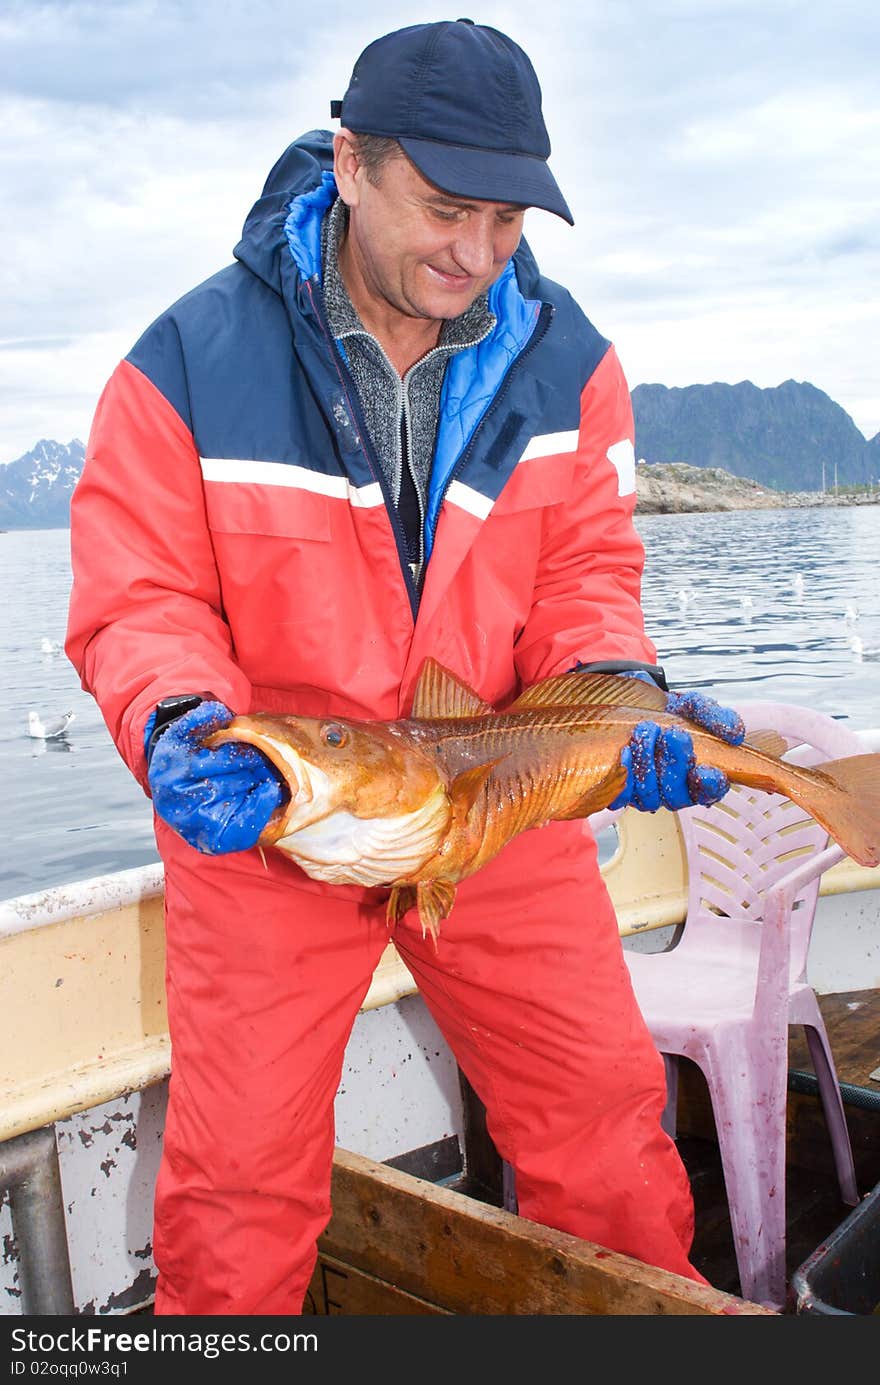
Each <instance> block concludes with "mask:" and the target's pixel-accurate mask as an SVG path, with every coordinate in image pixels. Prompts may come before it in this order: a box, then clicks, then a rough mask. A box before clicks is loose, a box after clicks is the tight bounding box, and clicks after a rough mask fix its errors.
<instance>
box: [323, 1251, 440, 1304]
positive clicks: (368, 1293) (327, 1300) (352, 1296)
mask: <svg viewBox="0 0 880 1385" xmlns="http://www.w3.org/2000/svg"><path fill="white" fill-rule="evenodd" d="M302 1311H303V1313H307V1314H312V1315H315V1316H319V1317H340V1316H345V1317H353V1316H360V1317H363V1316H376V1315H380V1316H382V1317H385V1316H388V1315H393V1316H395V1317H409V1316H413V1315H419V1316H423V1315H426V1314H442V1315H444V1316H447V1317H448V1316H449V1314H448V1313H447V1311H446V1309H445V1308H439V1307H438V1306H437V1304H436V1303H426V1302H425V1300H424V1299H421V1298H416V1297H415V1295H414V1294H407V1293H404V1292H403V1290H402V1289H398V1288H397V1287H396V1286H395V1285H394V1284H387V1283H386V1282H385V1281H384V1280H382V1279H377V1278H376V1277H375V1275H372V1274H365V1273H364V1271H363V1270H358V1269H355V1268H354V1267H353V1266H352V1265H347V1264H345V1262H344V1261H342V1260H335V1259H334V1258H333V1257H332V1256H331V1255H319V1256H318V1263H317V1264H316V1266H315V1273H314V1274H313V1275H312V1281H311V1283H310V1285H309V1287H308V1290H307V1292H306V1297H305V1301H304V1303H303V1309H302Z"/></svg>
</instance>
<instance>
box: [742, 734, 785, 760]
mask: <svg viewBox="0 0 880 1385" xmlns="http://www.w3.org/2000/svg"><path fill="white" fill-rule="evenodd" d="M743 745H747V746H748V747H749V748H750V749H751V750H760V751H761V753H762V754H763V755H774V756H775V757H776V759H777V760H780V759H781V758H782V756H783V755H784V754H785V752H786V751H787V750H788V741H787V740H786V739H785V737H784V736H780V734H779V732H778V731H750V732H749V734H748V735H747V736H746V738H745V740H744V741H743Z"/></svg>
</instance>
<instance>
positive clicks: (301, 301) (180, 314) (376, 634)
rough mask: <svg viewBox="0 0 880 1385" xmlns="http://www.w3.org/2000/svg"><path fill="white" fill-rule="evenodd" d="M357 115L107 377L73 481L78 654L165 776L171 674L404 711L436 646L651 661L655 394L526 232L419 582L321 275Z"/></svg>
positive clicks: (503, 676) (549, 658) (429, 527)
mask: <svg viewBox="0 0 880 1385" xmlns="http://www.w3.org/2000/svg"><path fill="white" fill-rule="evenodd" d="M331 139H332V137H331V136H330V135H329V133H327V132H312V134H311V135H309V136H306V137H304V138H303V139H302V140H300V141H297V142H296V143H295V144H294V145H291V147H290V148H289V149H288V150H287V151H286V152H285V154H284V155H283V156H282V158H281V159H280V160H279V162H278V164H277V165H276V166H275V168H274V169H273V171H272V173H271V174H270V176H269V180H268V181H267V184H266V188H265V190H264V195H263V197H262V198H261V199H260V201H259V202H258V203H257V204H256V206H255V207H254V209H253V211H252V212H251V214H250V216H249V218H248V220H247V222H246V225H245V229H244V233H243V237H242V240H241V242H240V243H239V245H238V246H237V247H236V249H235V263H234V264H233V265H231V266H229V267H228V268H227V269H225V270H222V271H221V272H220V273H219V274H217V275H215V276H214V277H212V278H210V279H208V280H207V281H206V282H205V283H203V284H201V285H200V286H199V287H198V288H196V289H195V290H193V292H191V293H190V294H188V295H187V296H186V297H184V298H183V299H181V300H180V301H179V302H178V303H176V304H175V305H174V306H173V307H171V308H170V309H169V310H168V311H167V312H166V313H164V314H163V315H162V316H161V317H160V318H159V319H158V320H157V321H156V322H155V323H154V324H153V325H152V326H151V327H150V328H149V329H148V330H147V332H146V333H145V334H144V336H143V337H142V338H141V339H140V341H139V342H138V343H137V345H136V346H135V347H134V349H133V350H132V352H131V353H130V354H129V356H128V357H127V358H126V359H125V360H124V361H123V362H121V364H120V365H119V366H118V368H117V369H116V371H115V373H114V375H113V376H112V378H111V380H110V381H109V383H108V385H107V386H106V389H105V391H104V393H103V395H102V397H101V400H100V403H99V406H98V409H97V413H96V416H95V420H94V426H93V429H92V432H91V436H90V439H89V445H88V453H87V458H86V464H85V468H84V472H83V475H82V478H81V480H80V482H79V484H78V486H77V488H76V491H75V494H74V497H73V502H72V521H71V524H72V559H73V571H74V582H73V590H72V598H71V604H70V616H69V628H68V636H67V651H68V654H69V656H70V658H71V660H72V661H73V663H74V665H75V666H76V668H77V669H78V671H79V672H80V675H81V678H82V683H83V686H84V687H85V688H86V689H87V690H88V691H90V692H91V693H92V694H93V695H94V696H95V698H96V700H97V702H98V704H99V706H100V708H101V710H102V713H103V715H104V718H105V720H106V723H107V725H108V727H109V729H110V733H111V735H112V736H113V739H114V741H115V743H116V745H117V747H118V749H119V751H120V754H121V755H122V756H123V758H124V759H125V761H126V762H127V764H128V765H129V767H130V768H131V770H132V772H133V773H134V774H135V775H136V776H137V777H138V779H139V780H140V782H141V783H142V784H143V785H144V787H145V789H146V787H147V786H146V771H145V763H144V753H143V728H144V724H145V722H146V720H147V717H148V716H149V714H150V712H151V711H152V709H153V707H154V706H155V704H156V702H157V700H158V699H159V698H160V697H163V696H165V695H168V694H170V693H179V692H189V691H196V692H200V691H202V690H210V691H211V692H213V693H214V694H215V695H216V696H217V697H218V698H220V699H221V700H222V701H223V702H225V703H227V704H228V706H229V707H230V708H232V709H233V711H235V712H246V711H250V710H268V709H273V710H277V709H284V710H287V711H292V712H299V713H303V714H307V715H322V714H324V713H327V712H332V713H333V714H335V715H348V716H366V717H376V718H395V717H398V716H401V715H405V714H406V713H407V712H408V710H409V706H410V701H411V697H412V691H413V686H414V683H415V680H416V678H417V675H418V672H419V669H420V667H421V664H422V661H423V660H424V659H425V658H426V656H428V655H432V656H433V657H434V658H435V659H438V660H439V661H440V662H441V663H443V664H445V665H447V666H448V667H449V668H450V669H452V670H453V671H454V672H455V673H456V674H458V675H459V676H460V677H462V678H464V679H465V680H466V681H467V682H468V683H470V684H472V685H473V686H474V688H476V689H477V690H478V691H479V693H480V694H481V695H482V696H483V697H484V698H486V699H487V700H488V701H489V702H491V703H493V704H495V705H500V704H503V703H505V702H506V701H507V700H509V699H510V698H511V697H513V696H514V695H515V694H516V693H517V691H518V689H519V688H520V687H521V686H523V685H527V684H530V683H533V682H534V681H536V680H537V679H540V678H543V677H546V676H548V675H550V674H554V673H558V672H560V671H563V670H566V669H568V668H570V667H571V666H572V665H573V664H574V663H575V662H577V661H578V660H580V661H583V662H592V661H595V660H606V659H610V660H615V659H624V660H631V659H635V660H644V661H646V662H647V663H651V662H652V661H653V660H654V658H655V650H654V647H653V645H652V644H651V642H650V641H649V640H648V638H647V637H646V635H645V632H644V628H643V621H642V615H641V611H640V606H639V593H640V578H641V571H642V564H643V556H644V555H643V548H642V544H641V542H640V540H639V538H638V535H637V533H636V531H635V529H634V527H633V524H632V514H633V509H634V503H635V474H634V464H633V457H634V454H633V422H632V412H631V405H630V398H629V391H628V389H627V385H626V382H625V379H624V376H623V373H622V371H621V368H620V365H619V363H618V360H617V357H616V354H615V352H614V349H613V347H612V346H611V345H610V343H609V342H608V341H606V340H605V339H604V338H602V337H601V336H600V335H599V334H598V333H597V332H596V330H595V328H594V327H593V326H592V325H591V324H590V323H589V321H588V320H587V319H586V318H585V316H584V315H583V313H582V312H581V310H580V308H579V307H578V306H577V304H576V303H575V302H574V301H573V300H572V298H571V297H570V295H569V294H568V293H567V292H566V291H565V290H564V289H562V288H560V287H559V285H557V284H554V283H552V282H551V281H549V280H547V279H545V278H543V277H542V276H541V275H540V273H539V272H538V269H537V266H536V264H535V262H534V259H533V257H532V255H531V252H530V251H529V249H528V247H527V246H526V244H525V243H523V244H522V245H521V246H520V249H519V250H518V252H517V254H516V256H515V257H514V259H513V260H511V262H510V263H509V264H508V266H507V269H506V270H505V272H504V273H503V274H502V276H501V278H500V279H499V281H498V282H497V283H496V284H495V285H494V286H493V289H492V290H491V294H490V303H489V306H490V308H491V309H492V311H493V312H494V313H495V315H496V317H497V326H496V328H495V330H494V331H493V332H492V333H491V335H490V336H489V338H488V339H487V340H486V341H484V342H481V343H480V344H479V345H478V346H476V347H474V348H472V349H469V350H466V351H463V352H461V353H459V354H458V355H456V356H455V357H454V358H453V359H452V361H451V362H450V365H449V367H448V369H447V372H446V377H445V382H444V387H443V395H442V400H441V418H440V424H439V429H438V437H437V446H436V452H435V459H434V467H433V480H432V490H431V495H430V497H429V506H428V514H427V517H426V552H427V553H428V554H429V559H428V562H427V568H426V573H425V578H424V585H423V589H422V592H421V594H420V596H419V595H418V594H417V592H416V590H415V588H414V587H413V584H412V580H411V577H410V573H409V569H408V565H407V558H406V551H405V546H404V543H403V538H402V533H401V531H400V526H399V523H398V521H397V517H396V515H395V514H394V512H393V507H392V506H391V505H390V503H389V498H388V496H387V495H386V493H385V490H384V481H383V477H382V471H381V468H380V467H379V466H378V464H377V462H376V459H375V457H374V456H373V455H372V450H371V445H370V443H369V439H368V438H367V436H366V430H365V428H364V426H363V420H362V416H361V412H360V409H359V406H358V401H357V398H356V395H355V391H354V388H353V385H352V382H351V378H350V376H349V374H348V371H347V369H346V365H345V360H344V356H343V354H342V353H341V351H340V349H339V348H338V346H337V344H336V343H335V342H334V340H333V338H332V336H331V335H330V332H329V329H328V325H327V320H326V316H325V313H324V310H323V303H322V298H321V294H320V291H319V286H320V274H321V265H320V249H319V247H320V223H321V218H322V216H323V214H324V212H325V211H326V208H327V207H328V206H329V204H330V202H331V201H332V199H333V197H334V196H335V195H336V190H335V185H334V182H333V177H332V173H331V172H330V171H329V169H330V155H331Z"/></svg>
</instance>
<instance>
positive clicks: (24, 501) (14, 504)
mask: <svg viewBox="0 0 880 1385" xmlns="http://www.w3.org/2000/svg"><path fill="white" fill-rule="evenodd" d="M85 455H86V450H85V448H84V447H83V445H82V443H81V442H80V440H79V438H74V439H73V440H72V442H69V443H67V444H66V445H65V444H64V443H62V442H50V441H49V440H48V439H46V438H43V439H41V441H40V442H38V443H37V445H36V447H33V448H31V450H30V452H26V453H25V454H24V456H23V457H19V458H18V460H17V461H14V462H7V464H6V465H5V466H0V529H66V528H67V527H68V525H69V524H70V497H71V495H72V493H73V488H74V486H75V485H76V483H77V481H78V480H79V477H80V473H81V472H82V469H83V462H84V461H85Z"/></svg>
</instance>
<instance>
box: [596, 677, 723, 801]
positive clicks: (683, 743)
mask: <svg viewBox="0 0 880 1385" xmlns="http://www.w3.org/2000/svg"><path fill="white" fill-rule="evenodd" d="M622 676H623V677H626V678H641V679H644V680H645V681H647V682H649V683H653V681H654V680H653V679H652V678H651V676H650V674H647V673H642V672H640V671H633V672H631V673H626V674H623V675H622ZM666 711H667V712H669V713H670V714H672V715H675V716H683V717H687V718H688V720H689V721H694V722H696V723H697V724H698V725H700V726H702V727H704V728H705V729H706V730H707V731H710V732H711V733H712V734H713V735H715V736H720V737H721V739H722V740H725V741H727V742H728V744H730V745H739V744H740V742H741V741H742V739H743V737H744V736H745V727H744V725H743V722H742V718H741V717H740V716H739V714H738V713H737V712H735V711H734V710H733V708H732V707H722V706H721V705H720V703H718V702H716V701H715V699H714V698H712V697H707V696H706V695H705V693H700V692H685V693H676V692H672V693H669V694H668V695H667V698H666ZM620 762H621V764H622V765H623V766H624V767H625V769H626V770H627V780H626V784H625V785H624V787H623V789H622V791H621V792H620V793H619V794H618V796H617V798H615V800H614V802H613V803H612V804H611V807H612V808H627V807H630V806H631V807H633V808H639V809H641V811H642V812H645V813H655V812H656V811H657V809H658V808H670V809H672V811H673V812H675V811H677V810H678V809H679V808H691V807H693V805H694V804H695V803H699V804H701V805H703V806H706V805H708V804H710V803H717V802H718V800H719V799H720V798H723V797H724V795H725V794H726V793H727V791H728V789H729V788H730V781H729V779H728V778H727V775H726V774H724V773H723V772H722V771H721V770H720V769H715V768H714V766H712V765H698V764H697V763H696V756H695V754H694V744H693V741H692V740H691V737H690V735H689V734H688V732H687V731H685V730H684V729H683V728H682V727H678V726H670V727H668V728H667V729H666V730H665V731H664V730H663V729H662V727H660V726H658V725H657V723H656V722H653V721H650V720H645V721H640V722H639V724H638V725H637V726H636V727H635V728H634V730H633V733H632V735H631V736H630V739H629V743H628V744H627V745H626V746H624V748H623V751H622V752H621V756H620Z"/></svg>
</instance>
